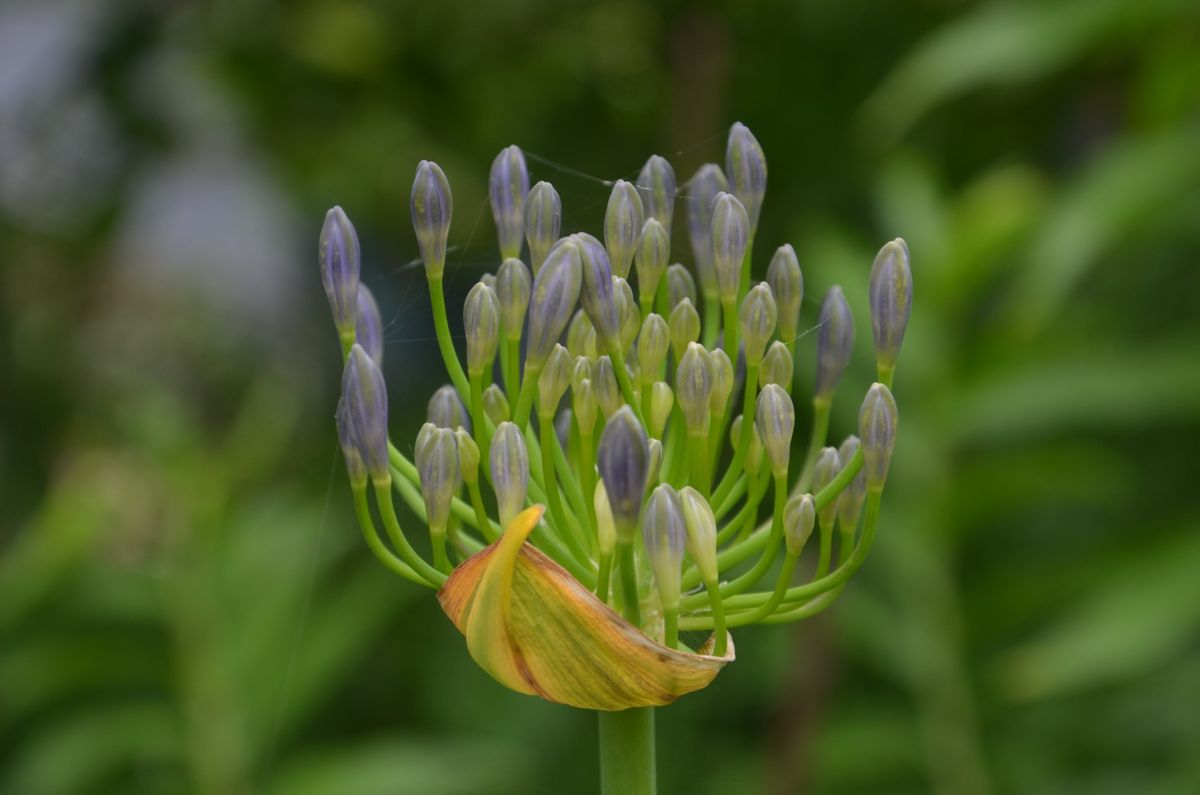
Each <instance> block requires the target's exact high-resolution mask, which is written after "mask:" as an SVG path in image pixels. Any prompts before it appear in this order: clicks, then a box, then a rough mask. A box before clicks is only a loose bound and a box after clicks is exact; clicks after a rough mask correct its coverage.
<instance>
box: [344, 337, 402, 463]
mask: <svg viewBox="0 0 1200 795" xmlns="http://www.w3.org/2000/svg"><path fill="white" fill-rule="evenodd" d="M342 400H343V401H344V403H345V414H344V417H343V420H344V421H343V423H342V424H343V425H344V426H345V428H346V430H345V434H346V438H347V441H349V440H353V442H354V445H355V447H356V448H357V449H358V454H359V456H360V457H361V458H362V460H363V463H364V464H366V467H367V472H369V473H370V475H371V479H372V480H374V481H375V482H376V483H383V482H386V481H388V480H390V479H391V474H390V472H389V470H388V433H387V419H388V406H387V386H386V384H384V382H383V373H381V372H379V368H378V367H376V366H375V362H373V361H371V357H370V356H368V355H367V352H366V351H364V350H363V348H362V346H361V345H357V344H356V345H354V346H353V347H351V348H350V355H349V356H348V357H347V358H346V367H345V369H344V370H343V371H342Z"/></svg>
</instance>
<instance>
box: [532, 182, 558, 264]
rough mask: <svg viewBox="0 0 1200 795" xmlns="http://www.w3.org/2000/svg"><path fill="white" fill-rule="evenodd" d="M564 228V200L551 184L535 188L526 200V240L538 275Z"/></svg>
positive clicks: (547, 183) (542, 183) (537, 185)
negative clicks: (561, 229) (560, 231)
mask: <svg viewBox="0 0 1200 795" xmlns="http://www.w3.org/2000/svg"><path fill="white" fill-rule="evenodd" d="M561 227H562V199H561V198H559V196H558V191H556V190H555V189H554V186H553V185H551V184H550V183H549V182H539V183H538V184H536V185H534V186H533V190H531V191H530V192H529V196H528V197H526V199H525V239H526V240H528V241H529V263H530V266H531V267H532V268H533V272H534V273H535V274H536V273H537V272H538V271H539V270H541V269H542V263H543V262H545V261H546V256H547V255H548V254H549V253H550V249H551V248H553V247H554V243H555V241H557V240H558V233H559V230H560V228H561Z"/></svg>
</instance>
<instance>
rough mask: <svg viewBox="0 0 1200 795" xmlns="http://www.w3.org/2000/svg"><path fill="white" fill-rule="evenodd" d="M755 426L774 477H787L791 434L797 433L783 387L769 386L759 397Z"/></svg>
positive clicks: (794, 412) (791, 408)
mask: <svg viewBox="0 0 1200 795" xmlns="http://www.w3.org/2000/svg"><path fill="white" fill-rule="evenodd" d="M754 423H755V425H756V426H757V427H758V435H759V437H760V438H761V439H762V444H763V447H764V448H765V449H766V452H767V460H768V461H770V462H771V471H772V472H773V473H774V474H775V476H776V477H783V476H784V475H786V474H787V468H788V458H789V457H790V454H791V451H792V433H793V432H794V431H795V430H796V409H795V407H794V406H793V405H792V399H791V398H790V397H789V396H788V393H787V392H784V391H783V387H780V386H777V385H775V384H768V385H767V386H766V387H764V388H763V391H762V392H759V393H758V408H757V412H756V416H755V418H754Z"/></svg>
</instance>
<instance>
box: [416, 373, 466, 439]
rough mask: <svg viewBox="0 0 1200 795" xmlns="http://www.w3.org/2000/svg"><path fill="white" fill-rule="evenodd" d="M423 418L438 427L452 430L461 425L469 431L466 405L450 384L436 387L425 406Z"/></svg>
mask: <svg viewBox="0 0 1200 795" xmlns="http://www.w3.org/2000/svg"><path fill="white" fill-rule="evenodd" d="M425 420H426V422H432V423H433V424H434V425H436V426H437V427H439V428H449V429H450V430H454V429H455V428H459V427H462V428H466V429H467V432H468V433H469V432H470V431H471V415H469V414H468V413H467V407H466V406H464V405H463V402H462V398H460V397H459V396H458V390H456V389H455V388H454V387H453V386H452V385H451V384H443V385H442V386H440V387H438V390H437V391H436V392H434V393H433V395H432V396H431V397H430V398H429V403H428V404H427V406H426V407H425Z"/></svg>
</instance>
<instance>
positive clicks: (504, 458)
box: [489, 422, 529, 527]
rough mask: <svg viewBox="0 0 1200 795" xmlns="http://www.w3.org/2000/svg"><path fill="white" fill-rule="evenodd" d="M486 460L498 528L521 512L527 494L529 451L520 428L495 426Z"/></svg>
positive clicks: (503, 424)
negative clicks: (490, 476)
mask: <svg viewBox="0 0 1200 795" xmlns="http://www.w3.org/2000/svg"><path fill="white" fill-rule="evenodd" d="M489 459H490V463H491V468H492V489H493V490H494V491H495V492H496V506H497V510H498V511H499V513H500V525H501V526H502V527H507V526H508V523H509V522H511V521H512V520H513V517H514V516H516V515H517V514H518V513H520V512H521V511H522V509H524V507H525V498H526V496H527V495H528V493H529V451H528V450H527V449H526V447H525V436H524V434H522V433H521V429H520V428H518V427H517V426H516V425H514V424H513V423H511V422H502V423H500V424H499V425H497V426H496V432H495V433H494V434H493V435H492V446H491V449H490V451H489Z"/></svg>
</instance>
